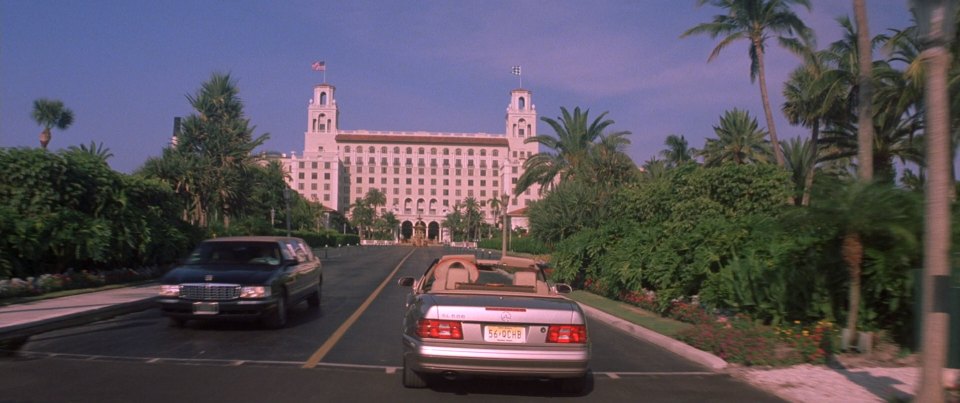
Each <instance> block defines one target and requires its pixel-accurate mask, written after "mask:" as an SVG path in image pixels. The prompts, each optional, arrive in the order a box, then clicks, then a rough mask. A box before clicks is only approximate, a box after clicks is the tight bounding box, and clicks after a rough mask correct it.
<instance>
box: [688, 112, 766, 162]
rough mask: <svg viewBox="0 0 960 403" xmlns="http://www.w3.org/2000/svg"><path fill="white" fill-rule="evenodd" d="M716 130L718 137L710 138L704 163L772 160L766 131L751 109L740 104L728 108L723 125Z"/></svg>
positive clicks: (706, 146) (722, 118)
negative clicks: (752, 115)
mask: <svg viewBox="0 0 960 403" xmlns="http://www.w3.org/2000/svg"><path fill="white" fill-rule="evenodd" d="M713 131H714V133H716V134H717V138H715V139H707V144H706V145H705V146H704V148H703V151H702V152H701V154H702V155H703V157H704V160H703V163H704V165H706V166H716V165H720V164H721V163H723V162H733V163H734V164H748V163H765V162H767V161H768V160H769V157H768V156H769V148H768V147H769V146H768V145H767V142H766V141H765V140H764V137H766V133H765V132H764V131H763V130H761V129H760V128H759V124H758V123H757V119H755V118H753V117H751V116H750V113H749V112H747V111H745V110H741V109H736V108H734V109H733V110H732V111H726V112H724V115H723V116H722V117H720V125H718V126H714V127H713Z"/></svg>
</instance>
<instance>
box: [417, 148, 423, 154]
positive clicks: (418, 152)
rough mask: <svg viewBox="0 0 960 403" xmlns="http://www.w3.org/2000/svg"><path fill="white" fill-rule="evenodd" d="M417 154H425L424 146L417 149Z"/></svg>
mask: <svg viewBox="0 0 960 403" xmlns="http://www.w3.org/2000/svg"><path fill="white" fill-rule="evenodd" d="M417 154H420V155H423V147H420V148H419V149H417Z"/></svg>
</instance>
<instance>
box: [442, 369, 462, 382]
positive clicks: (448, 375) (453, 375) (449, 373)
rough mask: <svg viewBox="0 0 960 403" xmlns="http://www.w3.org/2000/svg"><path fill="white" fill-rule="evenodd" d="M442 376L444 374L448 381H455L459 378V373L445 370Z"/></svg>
mask: <svg viewBox="0 0 960 403" xmlns="http://www.w3.org/2000/svg"><path fill="white" fill-rule="evenodd" d="M441 376H443V379H446V380H448V381H453V380H456V379H457V376H458V375H457V373H456V372H454V371H443V374H441Z"/></svg>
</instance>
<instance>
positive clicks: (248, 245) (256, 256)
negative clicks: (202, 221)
mask: <svg viewBox="0 0 960 403" xmlns="http://www.w3.org/2000/svg"><path fill="white" fill-rule="evenodd" d="M282 260H283V254H281V252H280V247H279V245H278V244H277V243H276V242H204V243H202V244H200V246H198V247H197V248H196V249H195V250H194V251H193V253H191V254H190V257H189V258H188V259H187V264H212V265H217V264H229V265H238V264H242V265H263V266H279V265H280V262H281V261H282Z"/></svg>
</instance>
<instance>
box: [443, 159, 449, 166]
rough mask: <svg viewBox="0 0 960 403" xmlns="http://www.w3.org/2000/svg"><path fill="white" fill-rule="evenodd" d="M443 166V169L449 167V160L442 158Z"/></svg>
mask: <svg viewBox="0 0 960 403" xmlns="http://www.w3.org/2000/svg"><path fill="white" fill-rule="evenodd" d="M443 166H445V167H448V166H450V160H448V159H446V158H444V159H443Z"/></svg>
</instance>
